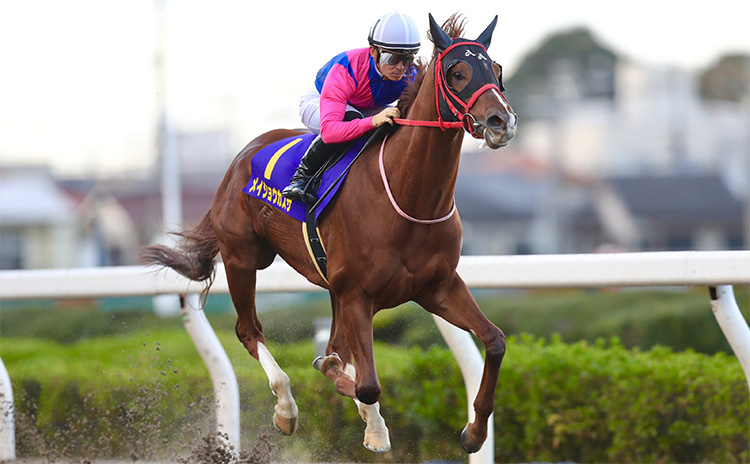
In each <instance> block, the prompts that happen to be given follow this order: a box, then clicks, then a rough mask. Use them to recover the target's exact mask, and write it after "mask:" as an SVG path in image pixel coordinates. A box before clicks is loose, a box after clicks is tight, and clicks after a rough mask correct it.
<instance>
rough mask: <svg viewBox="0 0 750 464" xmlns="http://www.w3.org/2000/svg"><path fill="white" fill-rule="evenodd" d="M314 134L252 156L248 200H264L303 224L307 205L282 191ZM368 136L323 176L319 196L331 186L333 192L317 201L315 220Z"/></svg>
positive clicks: (292, 138) (328, 202) (274, 146)
mask: <svg viewBox="0 0 750 464" xmlns="http://www.w3.org/2000/svg"><path fill="white" fill-rule="evenodd" d="M315 137H316V135H315V134H302V135H297V136H294V137H289V138H286V139H283V140H279V141H278V142H274V143H272V144H271V145H269V146H267V147H265V148H263V149H262V150H260V151H259V152H258V153H256V154H255V156H253V159H252V160H251V161H250V169H251V173H250V174H251V175H250V181H249V182H248V183H247V185H246V186H245V187H244V188H243V189H242V191H243V192H245V193H247V194H248V195H250V196H251V197H254V198H258V199H260V200H263V201H265V202H266V203H268V204H269V205H271V206H273V207H274V208H276V209H279V210H281V211H283V212H285V213H286V214H288V215H290V216H291V217H293V218H295V219H297V220H299V221H302V222H305V216H306V214H307V205H306V204H305V203H304V202H301V201H292V200H290V199H288V198H284V197H283V196H281V191H282V190H284V187H286V186H287V185H289V181H290V180H291V178H292V175H293V174H294V171H295V170H296V169H297V166H299V162H300V160H301V159H302V156H304V154H305V152H306V151H307V148H308V147H309V146H310V144H311V143H312V142H313V140H315ZM367 139H368V136H364V137H361V138H359V139H357V140H356V141H354V143H353V144H352V146H351V147H349V149H348V150H347V152H346V154H345V155H344V156H343V157H342V158H341V159H340V160H339V161H338V162H337V163H336V164H335V165H334V166H333V167H331V168H330V169H328V170H327V171H326V172H324V173H323V176H322V178H321V181H320V188H319V189H318V197H320V195H322V194H323V193H324V192H326V191H327V190H328V189H329V188H330V187H331V186H332V185H334V183H335V185H334V187H333V189H332V190H331V191H330V192H329V193H328V195H326V196H325V198H323V199H322V200H321V201H320V204H319V205H318V207H317V209H316V211H315V220H316V221H317V219H318V216H320V213H321V212H322V211H323V210H325V208H326V206H328V205H329V204H330V203H331V201H332V200H333V198H335V197H336V193H337V192H338V190H339V188H340V187H341V185H342V184H343V181H344V179H343V178H342V179H341V181H339V182H336V180H337V179H338V178H339V176H342V174H343V176H344V177H346V173H348V169H347V168H348V167H349V165H350V164H351V162H352V160H353V159H354V158H355V157H356V156H357V154H358V153H359V151H360V150H361V149H362V147H363V146H364V144H365V142H367Z"/></svg>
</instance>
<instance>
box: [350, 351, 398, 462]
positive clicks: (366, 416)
mask: <svg viewBox="0 0 750 464" xmlns="http://www.w3.org/2000/svg"><path fill="white" fill-rule="evenodd" d="M344 373H345V374H346V375H348V376H349V377H351V378H352V380H354V379H356V370H355V369H354V366H353V365H351V364H347V365H346V367H345V368H344ZM354 404H356V405H357V409H358V410H359V417H361V418H362V420H363V421H365V422H366V423H367V427H365V440H364V442H362V444H363V445H365V448H367V449H369V450H370V451H376V452H379V453H384V452H386V451H389V450H390V449H391V439H390V437H389V435H388V427H386V425H385V419H383V416H381V415H380V403H375V404H364V403H362V402H360V401H359V400H357V399H356V398H355V399H354Z"/></svg>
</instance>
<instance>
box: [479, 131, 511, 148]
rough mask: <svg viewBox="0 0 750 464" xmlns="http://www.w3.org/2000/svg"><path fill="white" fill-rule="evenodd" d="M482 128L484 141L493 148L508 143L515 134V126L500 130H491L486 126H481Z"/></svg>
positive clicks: (501, 146)
mask: <svg viewBox="0 0 750 464" xmlns="http://www.w3.org/2000/svg"><path fill="white" fill-rule="evenodd" d="M482 129H483V130H484V141H485V142H486V143H487V146H488V147H490V148H492V149H493V150H496V149H498V148H503V147H504V146H506V145H508V144H509V143H510V141H511V139H512V138H513V137H515V135H516V128H515V127H511V128H505V129H503V130H501V131H493V130H490V129H488V128H487V127H482Z"/></svg>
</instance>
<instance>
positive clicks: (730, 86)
mask: <svg viewBox="0 0 750 464" xmlns="http://www.w3.org/2000/svg"><path fill="white" fill-rule="evenodd" d="M700 92H701V97H703V98H704V99H706V100H725V101H731V102H740V101H742V99H743V98H746V97H747V96H748V93H750V55H749V54H747V53H736V54H728V55H723V56H721V57H720V58H719V60H718V61H717V62H716V64H714V65H713V66H711V67H709V68H708V69H706V70H705V71H703V73H702V74H701V77H700Z"/></svg>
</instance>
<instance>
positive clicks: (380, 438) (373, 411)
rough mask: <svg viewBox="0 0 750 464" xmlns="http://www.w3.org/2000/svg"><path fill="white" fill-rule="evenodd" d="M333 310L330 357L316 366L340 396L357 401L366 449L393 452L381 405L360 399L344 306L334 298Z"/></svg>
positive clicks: (325, 357)
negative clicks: (343, 311)
mask: <svg viewBox="0 0 750 464" xmlns="http://www.w3.org/2000/svg"><path fill="white" fill-rule="evenodd" d="M331 307H332V309H333V320H332V323H331V336H330V338H329V339H328V346H327V347H326V354H327V356H320V357H318V358H316V359H315V361H313V366H315V368H316V369H317V370H319V371H320V372H322V373H323V374H324V375H325V376H326V377H328V378H329V379H331V380H332V381H333V384H334V386H335V388H336V391H337V392H338V393H339V394H341V395H344V396H348V397H350V398H352V399H353V400H354V403H355V404H356V405H357V410H358V411H359V416H360V417H361V418H362V420H364V421H365V422H366V423H367V427H366V428H365V439H364V442H363V443H362V444H363V445H364V446H365V448H367V449H369V450H371V451H376V452H385V451H388V450H390V449H391V441H390V438H389V436H388V428H387V427H386V426H385V420H384V419H383V417H382V416H381V415H380V405H379V404H378V403H375V404H365V403H362V402H361V401H359V400H358V399H357V397H356V391H355V386H354V379H355V378H356V370H355V369H354V366H353V365H352V364H351V358H352V356H351V350H350V349H349V345H347V343H346V337H345V335H344V328H343V324H342V321H341V304H340V303H339V301H338V299H336V297H335V296H334V295H333V294H331Z"/></svg>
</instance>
